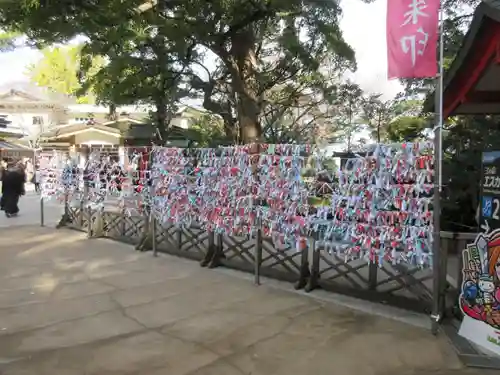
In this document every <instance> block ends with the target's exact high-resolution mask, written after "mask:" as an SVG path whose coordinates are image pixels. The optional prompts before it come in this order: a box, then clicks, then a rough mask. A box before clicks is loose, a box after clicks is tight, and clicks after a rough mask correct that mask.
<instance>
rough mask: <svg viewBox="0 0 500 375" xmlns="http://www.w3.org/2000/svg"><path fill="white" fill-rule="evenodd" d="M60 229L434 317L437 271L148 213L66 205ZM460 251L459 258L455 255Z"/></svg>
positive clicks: (454, 288) (452, 288)
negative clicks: (185, 224)
mask: <svg viewBox="0 0 500 375" xmlns="http://www.w3.org/2000/svg"><path fill="white" fill-rule="evenodd" d="M89 223H91V225H89ZM60 226H65V227H70V228H73V229H78V230H82V231H86V232H87V233H88V236H89V238H94V237H106V238H111V239H115V240H118V241H123V242H126V243H129V244H133V245H135V246H136V249H138V250H143V251H144V250H153V251H154V253H155V254H156V253H157V252H160V253H167V254H171V255H175V256H180V257H184V258H189V259H193V260H197V261H199V262H200V264H201V265H202V266H207V267H210V268H214V267H218V266H225V267H230V268H234V269H237V270H241V271H245V272H250V273H254V275H255V282H256V283H257V284H258V283H260V277H261V276H266V277H270V278H274V279H278V280H283V281H288V282H293V283H295V287H296V288H298V289H299V288H304V289H305V290H306V291H308V292H309V291H312V290H314V289H316V288H319V287H320V288H322V289H325V290H329V291H332V292H338V293H342V294H347V295H351V296H354V297H358V298H363V299H365V300H369V301H375V302H382V303H386V304H390V305H394V306H398V307H402V308H406V309H410V310H414V311H419V312H425V313H430V312H431V307H432V300H433V294H434V291H433V287H432V279H433V277H434V275H435V274H434V273H433V270H431V269H421V268H419V267H409V266H408V265H405V264H400V265H391V264H388V263H385V264H384V265H382V266H378V265H376V264H368V263H367V262H366V261H365V260H361V259H358V260H352V261H347V262H346V261H345V259H344V258H343V257H341V256H338V255H336V254H335V253H333V254H332V253H329V252H328V251H326V250H325V249H322V248H317V251H312V250H311V248H312V247H315V246H316V244H315V241H314V239H311V240H310V241H309V244H308V246H305V247H304V248H303V249H302V250H301V251H295V250H291V249H287V248H283V247H280V246H275V244H274V243H273V241H272V240H271V239H270V238H263V237H262V236H261V235H260V232H259V233H258V235H257V236H256V238H244V237H233V236H227V235H222V234H214V233H208V232H206V231H204V230H201V229H199V228H180V227H175V226H167V227H163V226H162V225H160V224H159V223H157V222H156V221H155V220H150V219H149V217H148V216H147V215H146V214H144V215H142V216H141V215H136V216H129V215H125V214H124V213H123V212H120V211H118V210H117V209H116V208H110V209H105V210H103V209H100V210H95V209H88V208H86V209H83V208H82V206H70V205H67V206H66V215H65V217H64V218H63V219H62V220H61V223H60ZM442 237H443V240H444V242H443V245H444V246H443V253H442V257H443V258H444V260H445V261H444V264H443V265H440V266H439V273H438V276H437V277H439V278H440V279H442V280H441V281H442V282H441V283H440V285H441V287H440V290H439V293H440V294H442V295H443V296H450V297H448V298H443V306H442V309H443V310H445V309H450V308H452V307H453V305H454V302H455V301H456V299H454V298H455V297H456V295H457V293H458V290H459V285H460V279H459V276H458V278H457V276H454V277H451V276H450V274H451V275H453V274H456V273H457V267H460V264H461V262H460V261H459V260H458V262H457V261H456V260H457V258H458V259H459V258H460V256H459V255H460V254H461V252H458V254H457V251H455V250H456V249H451V248H450V246H452V245H453V243H455V244H456V241H455V242H453V241H454V240H456V238H453V237H450V236H447V235H446V234H445V235H443V236H442ZM447 237H449V238H448V239H447V241H448V242H446V238H447ZM468 239H469V238H468V237H467V238H465V237H464V238H461V237H460V241H459V243H460V245H459V246H465V244H466V243H467V241H468ZM470 239H472V237H471V238H470ZM452 240H453V241H452ZM462 242H463V244H462ZM453 252H455V255H454V254H451V253H453ZM448 253H450V254H449V255H450V256H448ZM453 257H455V258H453ZM450 259H455V261H454V262H451V263H453V264H454V266H453V269H449V268H450V267H449V266H448V263H449V262H448V261H449V260H450ZM458 274H460V272H458ZM451 296H453V297H451ZM446 303H448V304H446Z"/></svg>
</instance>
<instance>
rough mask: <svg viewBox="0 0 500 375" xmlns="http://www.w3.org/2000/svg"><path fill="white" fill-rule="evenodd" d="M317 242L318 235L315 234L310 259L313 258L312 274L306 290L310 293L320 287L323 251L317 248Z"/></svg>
mask: <svg viewBox="0 0 500 375" xmlns="http://www.w3.org/2000/svg"><path fill="white" fill-rule="evenodd" d="M317 241H318V233H315V234H314V237H313V239H312V241H311V242H312V246H311V248H310V249H309V257H312V260H311V269H310V274H309V275H310V276H309V280H308V282H307V285H306V286H305V288H304V290H305V291H306V292H310V291H312V290H314V289H316V288H317V287H318V285H319V282H318V280H319V276H320V269H319V265H320V260H321V258H320V256H321V253H320V251H321V249H319V248H318V249H317V248H316V247H317V246H316V244H317ZM311 253H312V254H311Z"/></svg>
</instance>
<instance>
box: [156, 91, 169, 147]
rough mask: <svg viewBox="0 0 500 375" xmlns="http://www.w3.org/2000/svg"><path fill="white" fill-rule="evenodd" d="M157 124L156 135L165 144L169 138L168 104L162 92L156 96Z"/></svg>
mask: <svg viewBox="0 0 500 375" xmlns="http://www.w3.org/2000/svg"><path fill="white" fill-rule="evenodd" d="M155 125H156V132H157V134H156V137H157V138H158V139H159V141H160V143H161V144H164V143H165V142H166V138H167V104H166V103H165V99H164V97H163V95H161V94H160V95H158V97H157V98H156V113H155Z"/></svg>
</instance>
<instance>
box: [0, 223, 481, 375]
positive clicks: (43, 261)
mask: <svg viewBox="0 0 500 375" xmlns="http://www.w3.org/2000/svg"><path fill="white" fill-rule="evenodd" d="M0 238H2V241H0V242H1V243H0V373H1V374H3V375H28V374H29V375H38V374H40V375H54V374H56V375H84V374H85V375H94V374H96V375H97V374H99V375H105V374H112V375H116V374H121V375H125V374H127V375H133V374H137V375H139V374H141V375H163V374H165V375H187V374H189V375H243V374H245V375H281V374H283V375H285V374H286V375H295V374H311V375H313V374H314V375H322V374H325V375H326V374H329V375H331V374H339V375H351V374H352V375H359V374H363V375H370V374H380V375H392V374H394V375H396V374H397V375H406V374H408V375H410V374H414V375H417V374H418V375H419V374H422V375H423V374H434V375H447V374H449V375H452V374H454V375H465V374H471V375H473V374H474V375H479V374H488V372H486V371H478V370H466V369H463V368H462V366H461V364H460V362H459V361H458V359H457V357H456V355H455V353H454V352H453V349H452V348H451V346H450V345H449V344H448V342H447V341H446V339H445V337H444V336H442V335H440V336H438V337H437V338H436V337H434V336H432V335H431V334H430V333H429V331H427V330H424V329H420V328H416V327H413V326H409V325H405V324H404V323H401V322H396V321H393V320H388V319H385V318H382V317H376V316H373V315H365V314H364V313H361V312H356V311H353V310H349V309H347V308H344V307H339V306H335V305H332V304H329V303H326V302H319V301H317V300H314V299H312V298H309V297H305V296H302V295H297V294H294V293H290V292H286V291H283V290H277V289H273V288H271V287H266V286H260V287H256V286H254V285H252V284H251V283H250V282H248V281H247V280H245V279H241V278H236V277H234V276H231V275H230V274H227V273H224V272H220V271H217V270H206V269H201V268H200V267H199V266H198V264H197V263H196V262H192V261H188V260H183V259H179V258H174V257H167V256H163V257H159V258H153V257H152V256H151V254H141V253H137V252H134V251H133V249H132V247H130V246H127V245H123V244H120V243H116V242H112V241H109V240H96V239H92V240H88V239H86V238H85V235H84V234H81V233H78V232H72V231H69V230H59V231H57V230H54V229H50V228H40V227H36V226H17V227H16V226H13V227H10V228H8V229H7V228H4V229H0Z"/></svg>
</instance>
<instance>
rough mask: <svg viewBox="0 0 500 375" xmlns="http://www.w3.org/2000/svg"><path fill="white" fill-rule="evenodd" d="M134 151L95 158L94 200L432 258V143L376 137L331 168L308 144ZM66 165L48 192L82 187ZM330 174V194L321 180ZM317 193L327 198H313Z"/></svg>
mask: <svg viewBox="0 0 500 375" xmlns="http://www.w3.org/2000/svg"><path fill="white" fill-rule="evenodd" d="M131 159H132V160H126V162H125V165H117V163H116V162H114V163H110V161H109V160H107V159H106V158H102V157H99V156H98V155H95V157H93V158H90V160H89V162H88V163H89V164H88V165H87V169H86V170H87V172H88V173H87V175H86V176H85V178H86V179H87V181H88V184H89V186H90V188H89V189H88V190H89V192H88V196H87V197H85V198H86V199H87V201H88V202H89V204H94V205H102V204H103V202H106V200H110V199H115V201H116V200H117V201H118V202H119V203H120V205H121V207H122V208H124V209H125V211H126V212H127V213H128V214H136V213H137V212H142V211H141V210H142V209H143V207H148V208H150V209H151V211H150V212H151V214H153V215H154V216H155V218H156V219H157V220H158V222H159V223H162V224H164V225H175V226H181V227H182V226H186V227H189V226H193V225H194V226H199V227H201V228H203V229H205V230H207V231H211V232H215V233H220V234H224V235H228V236H253V235H255V234H256V231H257V230H261V231H262V234H263V235H264V236H267V237H270V238H272V239H273V241H274V243H275V244H279V245H286V246H279V247H280V248H282V247H284V248H288V249H299V248H300V245H299V244H300V243H303V242H304V240H306V239H309V238H311V237H312V236H315V238H316V240H317V241H316V244H317V248H326V250H328V251H330V252H334V253H335V254H336V255H337V256H341V257H344V259H345V261H350V260H353V259H363V260H365V261H367V262H374V263H378V264H380V265H381V264H383V263H384V262H390V263H393V264H395V263H408V264H413V265H418V266H422V267H423V266H432V263H431V259H432V253H431V247H432V231H433V230H432V189H433V178H434V176H433V173H434V172H433V169H432V167H433V166H432V145H431V144H429V143H421V144H403V145H395V146H384V145H378V146H376V147H374V149H373V150H372V151H371V152H368V153H367V154H366V156H356V157H354V158H352V159H350V160H348V161H347V163H345V165H344V166H343V167H342V168H341V169H338V170H336V171H332V172H328V171H327V170H326V169H325V168H324V167H323V165H326V162H327V159H326V158H325V157H323V156H321V155H320V154H319V153H318V152H317V151H316V150H315V149H314V148H312V147H310V146H308V145H262V144H261V145H258V146H256V145H247V146H236V147H226V148H217V149H180V148H166V147H154V148H153V149H152V150H151V153H150V154H148V155H146V154H144V153H137V154H134V155H132V156H131ZM134 160H135V162H134ZM139 161H140V162H139ZM328 161H331V160H328ZM61 164H64V163H59V162H53V165H54V168H53V171H55V172H56V173H55V174H54V176H56V177H55V179H53V180H51V181H52V185H50V186H52V188H50V186H49V185H46V186H45V188H47V189H48V192H47V195H56V196H57V194H58V193H57V192H65V191H68V190H69V191H74V194H75V195H77V193H78V194H81V193H79V191H81V189H80V190H79V188H78V186H79V183H74V182H73V183H70V184H68V181H67V179H65V178H64V173H62V172H61V170H64V168H66V167H64V166H61ZM118 167H120V168H118ZM58 168H62V169H58ZM306 170H308V171H309V172H310V174H309V175H310V176H311V177H310V178H307V177H305V174H304V171H306ZM78 171H81V170H80V169H79V170H78ZM117 171H120V172H119V173H118V172H117ZM325 171H326V172H325ZM82 173H83V172H82ZM325 173H327V174H329V176H328V177H329V178H328V181H327V182H322V184H323V185H322V187H321V191H326V192H327V195H326V196H325V194H321V193H320V192H319V191H318V187H317V186H318V185H319V184H318V183H319V182H320V177H321V176H323V177H324V174H325ZM79 174H81V173H79ZM76 179H77V180H79V179H80V177H79V176H77V178H76ZM325 185H328V186H326V188H325ZM74 186H76V188H74V189H73V188H72V187H74ZM50 189H52V190H50ZM318 194H319V195H321V197H317V195H318ZM318 200H319V201H320V202H321V204H314V203H313V201H316V202H318ZM146 212H149V211H146Z"/></svg>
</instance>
